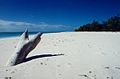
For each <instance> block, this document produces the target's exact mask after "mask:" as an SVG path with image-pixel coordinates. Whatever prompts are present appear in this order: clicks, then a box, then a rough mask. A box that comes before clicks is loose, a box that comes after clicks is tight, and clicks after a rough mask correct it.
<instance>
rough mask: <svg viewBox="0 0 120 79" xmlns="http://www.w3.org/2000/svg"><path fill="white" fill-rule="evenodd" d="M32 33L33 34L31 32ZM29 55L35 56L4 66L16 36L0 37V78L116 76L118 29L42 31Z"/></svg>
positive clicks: (119, 70) (118, 66)
mask: <svg viewBox="0 0 120 79" xmlns="http://www.w3.org/2000/svg"><path fill="white" fill-rule="evenodd" d="M31 37H33V35H31ZM41 38H42V39H41V41H40V43H39V44H38V45H37V47H36V48H35V49H34V50H33V51H32V52H30V54H29V55H28V58H29V57H32V56H37V55H48V54H63V55H60V56H48V57H42V58H36V59H32V60H29V61H27V62H24V63H21V64H18V65H16V66H11V67H6V66H5V65H6V63H7V61H8V60H9V58H10V57H11V55H12V54H13V53H14V52H15V48H16V45H17V43H18V41H19V37H9V38H1V39H0V79H5V78H8V79H119V78H120V74H119V73H120V63H119V61H120V44H119V43H120V33H119V32H61V33H47V34H43V35H42V37H41Z"/></svg>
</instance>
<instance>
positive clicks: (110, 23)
mask: <svg viewBox="0 0 120 79" xmlns="http://www.w3.org/2000/svg"><path fill="white" fill-rule="evenodd" d="M75 31H77V32H78V31H115V32H117V31H120V15H119V13H118V14H117V15H116V16H113V17H111V18H109V19H108V20H106V21H103V22H102V23H100V22H98V21H96V20H93V22H92V23H88V24H85V25H82V26H80V27H79V28H77V29H75Z"/></svg>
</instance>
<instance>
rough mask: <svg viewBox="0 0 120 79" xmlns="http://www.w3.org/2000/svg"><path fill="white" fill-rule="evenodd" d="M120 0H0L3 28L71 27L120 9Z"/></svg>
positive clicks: (44, 29) (0, 19)
mask: <svg viewBox="0 0 120 79" xmlns="http://www.w3.org/2000/svg"><path fill="white" fill-rule="evenodd" d="M119 4H120V0H0V32H7V31H23V30H24V29H25V28H26V27H27V28H28V29H29V30H30V31H71V30H73V29H74V28H76V27H78V26H80V25H83V24H86V23H89V22H91V21H92V20H93V19H96V20H98V21H101V22H102V21H104V20H106V19H108V18H109V17H110V16H114V15H116V14H117V13H119V12H120V5H119Z"/></svg>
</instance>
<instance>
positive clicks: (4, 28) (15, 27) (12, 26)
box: [0, 20, 74, 32]
mask: <svg viewBox="0 0 120 79" xmlns="http://www.w3.org/2000/svg"><path fill="white" fill-rule="evenodd" d="M26 28H28V30H29V31H30V32H38V31H40V32H58V31H73V30H74V28H73V27H72V26H66V25H52V24H47V23H44V22H41V23H39V24H33V23H27V22H14V21H6V20H0V32H22V31H24V30H25V29H26Z"/></svg>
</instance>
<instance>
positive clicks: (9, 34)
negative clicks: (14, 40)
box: [0, 32, 37, 38]
mask: <svg viewBox="0 0 120 79" xmlns="http://www.w3.org/2000/svg"><path fill="white" fill-rule="evenodd" d="M36 33H37V32H30V33H29V34H30V35H32V34H36ZM21 34H22V32H0V38H6V37H15V36H20V35H21Z"/></svg>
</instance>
